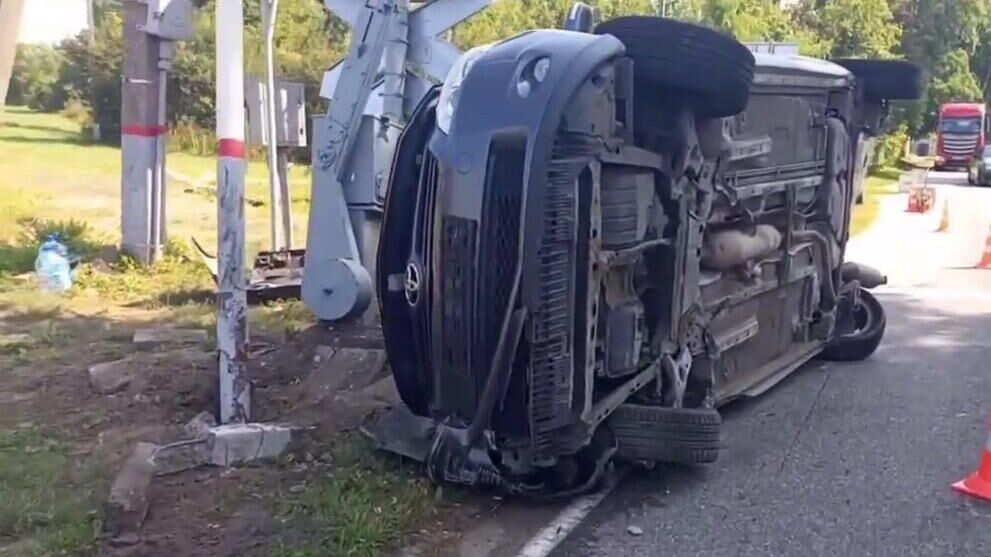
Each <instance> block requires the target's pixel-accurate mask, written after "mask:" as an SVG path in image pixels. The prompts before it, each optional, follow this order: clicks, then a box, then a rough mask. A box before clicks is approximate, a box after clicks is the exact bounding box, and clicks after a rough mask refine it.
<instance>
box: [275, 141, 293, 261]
mask: <svg viewBox="0 0 991 557" xmlns="http://www.w3.org/2000/svg"><path fill="white" fill-rule="evenodd" d="M278 155H279V156H278V160H277V162H278V164H277V168H278V171H279V187H280V188H281V189H282V229H283V234H284V237H285V239H286V249H290V248H292V245H293V233H292V195H290V194H289V148H288V147H279V153H278Z"/></svg>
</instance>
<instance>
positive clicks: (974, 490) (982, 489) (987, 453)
mask: <svg viewBox="0 0 991 557" xmlns="http://www.w3.org/2000/svg"><path fill="white" fill-rule="evenodd" d="M953 489H955V490H957V491H959V492H960V493H965V494H967V495H971V496H974V497H979V498H981V499H985V500H987V501H991V432H989V434H988V442H987V443H986V444H985V445H984V452H983V453H981V466H980V467H979V468H978V469H977V472H974V473H973V474H971V475H970V476H968V477H967V478H966V479H963V480H960V481H959V482H957V483H955V484H953Z"/></svg>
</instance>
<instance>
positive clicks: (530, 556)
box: [517, 470, 627, 557]
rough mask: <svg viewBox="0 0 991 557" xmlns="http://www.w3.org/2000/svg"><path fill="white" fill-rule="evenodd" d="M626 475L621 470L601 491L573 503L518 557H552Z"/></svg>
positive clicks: (540, 532) (521, 551) (625, 471)
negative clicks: (552, 553) (549, 556)
mask: <svg viewBox="0 0 991 557" xmlns="http://www.w3.org/2000/svg"><path fill="white" fill-rule="evenodd" d="M626 474H627V470H620V471H619V472H618V473H617V474H616V476H615V477H614V479H613V480H612V481H610V482H608V483H607V484H606V485H605V486H603V487H602V488H601V489H600V490H599V491H596V492H595V493H591V494H589V495H585V496H583V497H579V498H578V499H575V500H574V501H572V502H571V504H569V505H568V506H567V507H565V508H564V509H563V510H562V511H561V512H560V513H558V515H557V516H556V517H554V520H552V521H550V523H549V524H547V526H544V528H542V529H541V530H540V531H539V532H537V535H535V536H534V537H533V538H531V539H530V541H529V542H527V544H526V545H524V546H523V549H521V550H520V553H519V554H518V555H517V557H547V556H548V555H550V554H551V551H554V548H556V547H557V546H558V545H559V544H560V543H561V542H562V541H564V539H565V538H567V537H568V535H569V534H571V532H573V531H574V529H575V528H576V527H578V525H579V524H581V522H582V521H583V520H585V517H587V516H588V514H589V513H590V512H592V509H594V508H595V507H598V506H599V504H600V503H602V501H603V500H605V498H606V497H607V496H608V495H609V494H610V493H612V490H613V489H615V488H616V486H618V485H619V484H620V483H622V482H623V479H624V478H625V477H626Z"/></svg>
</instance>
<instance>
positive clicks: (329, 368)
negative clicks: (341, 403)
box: [301, 345, 387, 404]
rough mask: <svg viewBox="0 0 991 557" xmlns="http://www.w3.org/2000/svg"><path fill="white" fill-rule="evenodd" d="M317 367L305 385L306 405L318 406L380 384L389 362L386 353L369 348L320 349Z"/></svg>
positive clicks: (314, 358)
mask: <svg viewBox="0 0 991 557" xmlns="http://www.w3.org/2000/svg"><path fill="white" fill-rule="evenodd" d="M313 361H314V363H315V364H316V367H315V368H314V369H313V371H312V372H310V374H309V375H308V376H307V377H306V379H304V380H303V382H302V384H301V392H302V398H303V400H302V402H303V403H306V404H316V403H320V402H323V401H325V400H332V399H333V397H334V395H335V394H337V393H338V392H339V391H342V390H345V389H348V388H362V387H365V386H366V385H369V384H371V383H373V382H375V381H377V380H378V379H379V378H380V377H381V376H382V375H383V372H384V370H385V369H386V368H385V365H386V362H387V359H386V355H385V350H381V349H366V348H339V349H336V350H332V349H330V347H328V346H323V345H321V346H318V347H317V349H316V353H315V354H314V357H313Z"/></svg>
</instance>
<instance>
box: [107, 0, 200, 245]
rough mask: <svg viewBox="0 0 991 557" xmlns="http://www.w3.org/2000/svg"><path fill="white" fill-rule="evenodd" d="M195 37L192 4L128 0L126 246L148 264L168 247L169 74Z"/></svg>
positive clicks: (123, 136) (123, 214)
mask: <svg viewBox="0 0 991 557" xmlns="http://www.w3.org/2000/svg"><path fill="white" fill-rule="evenodd" d="M194 36H195V27H194V25H193V5H192V2H191V0H124V76H123V77H124V79H123V84H122V86H121V130H120V131H121V248H122V249H123V250H124V251H125V252H127V253H129V254H131V255H132V256H134V257H135V258H137V259H138V261H141V262H142V263H145V264H150V263H154V262H155V261H157V260H158V259H159V258H160V257H161V256H162V248H163V246H164V244H165V233H166V228H165V223H166V218H165V215H166V211H165V189H166V188H165V186H166V174H165V142H166V138H167V135H168V131H169V128H168V119H167V116H168V115H167V112H166V108H167V105H166V91H167V83H168V71H169V69H170V68H171V67H172V60H173V59H174V58H175V45H176V41H183V40H190V39H192V38H193V37H194Z"/></svg>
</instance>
